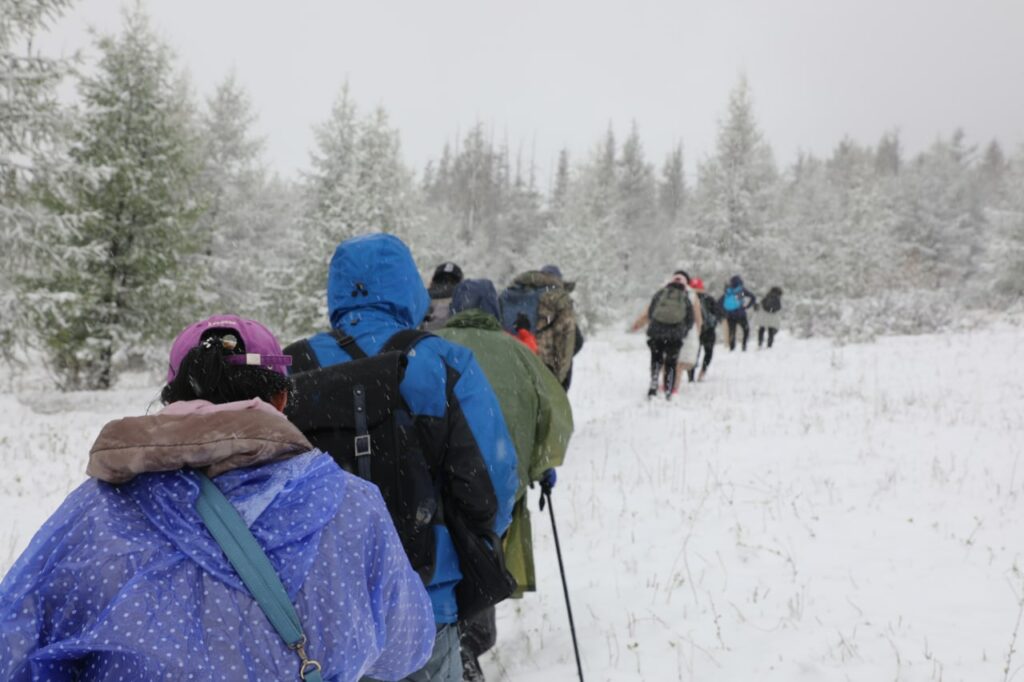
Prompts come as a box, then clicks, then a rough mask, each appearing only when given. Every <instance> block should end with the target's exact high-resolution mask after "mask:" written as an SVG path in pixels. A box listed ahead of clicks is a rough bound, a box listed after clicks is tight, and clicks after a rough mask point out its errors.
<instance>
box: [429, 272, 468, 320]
mask: <svg viewBox="0 0 1024 682" xmlns="http://www.w3.org/2000/svg"><path fill="white" fill-rule="evenodd" d="M461 281H462V268H460V267H459V266H458V265H456V264H455V263H452V262H451V261H446V262H444V263H441V264H440V265H438V266H437V267H436V268H435V269H434V276H433V277H432V278H431V279H430V286H429V287H428V288H427V293H428V294H430V309H429V310H428V311H427V316H426V318H425V319H424V320H423V325H422V328H423V329H426V330H427V331H434V330H435V329H440V328H441V327H443V326H444V323H445V322H447V321H448V318H449V317H450V316H451V312H450V311H449V309H448V308H449V306H450V305H451V302H452V293H453V292H454V291H455V287H457V286H458V285H459V282H461Z"/></svg>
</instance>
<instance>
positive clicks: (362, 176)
mask: <svg viewBox="0 0 1024 682" xmlns="http://www.w3.org/2000/svg"><path fill="white" fill-rule="evenodd" d="M314 137H315V140H316V145H317V148H316V149H315V150H314V152H313V154H312V158H311V161H312V170H311V171H310V172H309V173H307V174H306V176H305V209H304V211H305V215H304V217H303V218H302V221H301V227H300V233H301V240H302V242H303V245H304V248H305V252H306V253H307V254H310V255H309V257H308V258H306V259H305V260H304V261H303V264H302V267H301V268H299V269H298V270H297V271H296V272H295V273H294V275H295V276H294V280H293V283H292V285H291V286H290V287H283V288H282V291H287V290H289V289H290V291H291V293H292V296H291V297H290V300H287V301H282V305H283V306H284V309H285V310H286V319H285V321H284V325H285V327H286V328H287V329H289V330H295V331H299V332H300V333H308V332H309V331H311V330H313V329H316V328H319V327H323V326H324V325H325V324H326V323H327V316H326V310H327V309H326V293H325V292H326V286H327V263H328V262H329V261H330V258H331V255H332V254H333V253H334V249H335V247H336V246H337V245H338V243H339V242H341V241H343V240H345V239H347V238H349V237H352V236H355V235H359V234H366V233H369V232H394V233H397V234H406V233H408V232H409V230H410V227H411V210H412V209H411V206H412V194H413V189H412V176H411V174H410V173H409V171H408V170H407V169H406V167H405V165H404V164H403V162H402V159H401V145H400V139H399V135H398V131H397V130H395V129H394V128H392V126H391V123H390V121H389V120H388V116H387V113H386V112H385V111H384V109H383V108H378V109H377V110H375V111H374V112H373V114H371V115H370V116H369V117H367V118H365V119H360V117H359V115H358V110H357V108H356V104H355V102H354V100H353V99H352V97H351V95H350V93H349V87H348V84H347V83H346V84H345V85H344V86H343V87H342V89H341V92H340V94H339V96H338V98H337V99H336V101H335V103H334V106H333V107H332V109H331V114H330V117H329V118H328V119H327V121H325V122H324V123H322V124H320V125H318V126H316V127H315V128H314Z"/></svg>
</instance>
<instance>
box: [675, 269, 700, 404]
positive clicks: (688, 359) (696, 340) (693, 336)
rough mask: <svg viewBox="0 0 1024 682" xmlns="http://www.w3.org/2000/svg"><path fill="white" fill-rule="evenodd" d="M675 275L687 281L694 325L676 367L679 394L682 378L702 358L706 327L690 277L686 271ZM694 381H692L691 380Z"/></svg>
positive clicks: (685, 338)
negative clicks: (702, 343) (703, 337)
mask: <svg viewBox="0 0 1024 682" xmlns="http://www.w3.org/2000/svg"><path fill="white" fill-rule="evenodd" d="M674 274H675V275H681V276H682V277H683V279H685V280H686V295H687V297H689V299H690V310H692V311H693V324H691V325H690V328H689V329H688V330H687V332H686V336H684V337H683V347H682V349H681V350H680V351H679V364H678V365H677V367H676V384H675V388H674V389H673V393H678V392H679V385H680V384H681V383H682V382H681V381H680V377H681V376H682V373H683V372H687V373H688V374H690V373H692V372H693V369H694V367H696V366H697V360H698V358H699V357H700V335H701V330H702V329H703V327H704V318H703V315H702V310H701V306H700V299H699V298H698V297H697V292H696V291H694V290H693V288H692V287H691V286H690V281H691V280H690V275H689V274H687V272H686V271H685V270H676V271H675V273H674ZM691 381H692V379H691Z"/></svg>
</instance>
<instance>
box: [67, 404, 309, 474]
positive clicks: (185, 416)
mask: <svg viewBox="0 0 1024 682" xmlns="http://www.w3.org/2000/svg"><path fill="white" fill-rule="evenodd" d="M191 403H192V404H191V405H190V404H188V403H186V404H184V405H182V404H178V403H176V404H174V405H172V406H171V407H174V408H176V409H173V410H172V409H170V408H168V409H166V410H164V411H163V412H161V413H159V414H155V415H147V416H144V417H126V418H124V419H118V420H115V421H112V422H110V423H109V424H107V425H106V426H104V427H103V430H102V431H100V435H99V436H98V437H97V438H96V442H95V443H93V446H92V449H91V450H90V451H89V465H88V466H87V467H86V470H85V473H86V474H88V475H89V476H92V477H94V478H98V479H100V480H101V481H106V482H108V483H125V482H127V481H130V480H131V479H133V478H134V477H135V476H137V475H138V474H142V473H148V472H157V471H175V470H177V469H182V468H193V469H202V470H203V471H204V472H205V473H206V474H207V475H208V476H217V475H219V474H222V473H224V472H226V471H230V470H232V469H239V468H242V467H248V466H255V465H258V464H265V463H267V462H273V461H277V460H281V459H286V458H288V457H293V456H295V455H299V454H302V453H304V452H309V451H310V450H312V449H313V446H312V445H310V443H309V441H308V440H306V437H305V436H303V435H302V433H301V432H300V431H299V430H298V429H297V428H295V426H293V425H292V423H291V422H289V421H288V419H287V418H286V417H285V416H284V415H282V414H280V413H279V412H277V411H276V410H274V409H273V408H272V407H270V406H268V405H266V404H265V403H262V402H261V401H247V402H244V403H233V404H229V405H217V406H210V404H209V403H205V401H191ZM198 403H204V404H202V405H200V404H198ZM257 403H259V404H257ZM207 406H209V407H207ZM267 408H269V409H267Z"/></svg>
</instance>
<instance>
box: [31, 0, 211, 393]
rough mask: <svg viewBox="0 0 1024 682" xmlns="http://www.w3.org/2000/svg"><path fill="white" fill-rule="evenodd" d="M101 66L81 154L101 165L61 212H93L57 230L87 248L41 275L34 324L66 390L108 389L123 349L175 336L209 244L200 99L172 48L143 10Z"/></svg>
mask: <svg viewBox="0 0 1024 682" xmlns="http://www.w3.org/2000/svg"><path fill="white" fill-rule="evenodd" d="M97 48H98V50H99V53H100V60H99V63H98V65H97V69H96V73H95V75H93V76H90V77H88V78H84V79H82V80H81V82H80V87H79V91H80V96H81V99H82V107H83V120H82V124H81V126H80V129H79V130H78V131H77V132H76V134H75V136H74V140H73V143H72V147H71V156H72V158H74V159H75V161H76V162H77V163H79V164H81V165H82V166H84V167H86V168H89V169H93V172H92V173H91V174H90V175H89V176H88V177H83V178H80V179H78V181H77V182H76V183H75V184H74V186H73V187H72V189H71V194H70V197H69V198H67V199H65V198H63V197H51V200H52V201H53V203H54V204H55V205H56V206H58V208H59V209H60V210H65V209H67V208H69V207H70V208H72V209H74V210H77V211H80V212H83V213H85V214H86V216H87V217H86V218H85V219H84V220H83V222H82V224H81V226H80V228H79V229H78V230H77V231H75V233H74V234H71V235H68V234H62V233H58V234H54V235H52V243H53V244H54V245H55V247H54V248H55V249H56V250H58V251H61V250H63V251H65V252H67V253H74V254H76V258H75V259H74V260H73V261H71V260H67V261H65V262H58V263H56V264H55V266H54V267H52V268H50V269H48V270H47V271H44V272H42V273H40V276H39V277H38V278H37V279H36V280H35V281H34V282H33V284H34V287H35V290H36V294H37V300H38V303H39V305H38V308H37V310H36V316H35V320H34V321H35V327H36V331H37V333H38V335H39V336H40V338H42V339H43V340H44V341H45V343H46V344H47V346H48V347H49V350H50V352H49V353H48V354H47V358H48V361H49V362H50V364H51V367H52V369H53V370H54V371H55V374H56V376H57V377H58V379H59V381H60V384H61V386H62V387H63V388H67V389H72V388H108V387H110V386H111V384H112V382H113V380H114V378H115V366H114V359H115V354H117V353H129V352H133V351H138V350H139V349H141V348H142V347H144V346H145V345H146V344H148V343H150V342H152V341H154V340H156V339H160V340H162V341H163V340H166V339H167V338H169V337H170V336H172V335H173V334H174V333H175V332H176V331H177V330H178V329H179V328H180V327H181V326H182V324H183V323H184V322H186V321H187V316H188V314H189V311H188V304H189V302H190V300H191V299H192V294H193V292H192V291H191V290H190V287H189V285H188V284H187V282H189V281H190V278H188V277H185V276H184V275H185V273H186V271H187V266H188V264H189V259H190V258H191V257H192V255H193V254H194V253H195V251H196V249H197V247H198V246H199V245H200V242H199V240H198V238H197V235H196V234H195V231H194V226H195V219H196V215H197V210H196V202H195V200H194V197H193V194H192V192H193V184H194V181H195V178H196V173H197V170H198V168H197V160H196V148H195V135H194V130H193V122H192V121H191V118H190V117H191V115H192V107H191V102H190V101H189V98H188V97H187V90H186V89H185V87H184V86H183V82H182V81H181V80H180V79H178V78H177V77H176V76H175V72H174V68H173V56H172V54H171V52H170V50H169V48H168V47H167V46H166V45H164V44H163V43H162V42H161V41H160V40H159V38H158V37H157V36H156V35H155V34H154V33H153V31H152V30H151V29H150V27H149V24H148V20H147V18H146V17H145V15H144V14H143V13H142V12H141V10H139V9H135V10H134V11H131V12H129V13H126V15H125V18H124V26H123V29H122V32H121V33H120V34H119V35H116V36H104V37H102V38H100V39H99V40H98V42H97Z"/></svg>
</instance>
